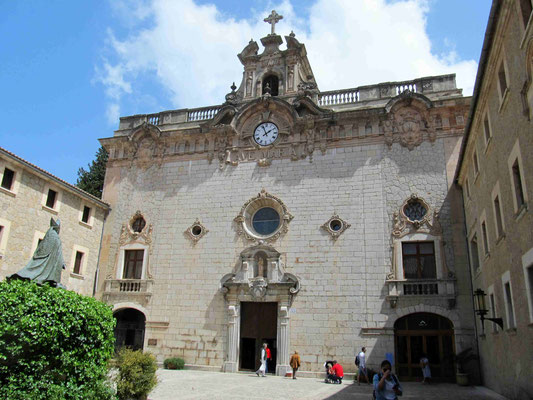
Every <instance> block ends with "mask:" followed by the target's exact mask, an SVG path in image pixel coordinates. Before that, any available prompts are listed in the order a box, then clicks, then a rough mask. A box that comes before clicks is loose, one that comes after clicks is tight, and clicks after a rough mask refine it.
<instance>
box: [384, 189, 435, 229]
mask: <svg viewBox="0 0 533 400" xmlns="http://www.w3.org/2000/svg"><path fill="white" fill-rule="evenodd" d="M412 201H419V202H421V204H423V205H424V206H425V207H426V210H427V211H426V213H425V215H424V216H423V217H422V218H421V219H417V220H411V219H409V217H408V216H407V215H406V214H405V209H406V207H407V206H408V204H409V202H412ZM414 232H422V233H429V234H430V235H433V236H438V235H441V234H442V227H441V224H440V221H439V213H438V211H437V210H432V209H431V207H430V206H429V205H428V204H427V203H426V202H425V201H424V200H423V199H422V198H420V197H418V196H417V195H415V194H412V195H411V196H410V197H409V198H408V199H406V200H405V201H404V202H403V204H402V206H401V207H400V211H399V212H395V213H394V214H393V227H392V236H393V237H394V238H401V237H403V236H405V235H407V234H409V233H414Z"/></svg>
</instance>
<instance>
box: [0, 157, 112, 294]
mask: <svg viewBox="0 0 533 400" xmlns="http://www.w3.org/2000/svg"><path fill="white" fill-rule="evenodd" d="M9 171H12V172H14V174H13V175H12V179H8V177H7V176H6V177H5V178H4V176H5V175H6V173H7V174H11V173H10V172H9ZM0 182H1V183H2V185H1V186H0V226H1V229H0V254H1V258H0V279H3V278H5V277H6V276H8V275H11V274H13V273H15V272H17V271H19V270H20V269H21V268H22V267H24V266H25V265H26V263H27V262H28V261H29V260H30V258H31V257H32V255H33V252H34V251H35V249H36V248H37V245H38V241H39V239H42V238H43V237H44V234H45V233H46V231H47V230H48V228H49V227H50V218H54V219H57V218H59V219H60V221H61V231H60V237H61V242H62V246H63V258H64V260H65V263H66V269H65V270H63V273H62V276H61V283H62V284H64V285H65V286H66V287H67V289H70V290H74V291H76V292H78V293H80V294H84V295H88V296H92V295H93V291H94V282H95V274H96V270H97V265H98V253H99V249H100V239H101V235H102V228H103V222H104V219H105V215H106V214H107V212H108V210H109V206H108V205H107V204H105V203H104V202H102V201H101V200H99V199H97V198H96V197H94V196H92V195H90V194H89V193H86V192H84V191H83V190H81V189H79V188H77V187H75V186H72V185H70V184H68V183H67V182H65V181H63V180H61V179H59V178H57V177H55V176H53V175H51V174H50V173H48V172H46V171H44V170H42V169H40V168H38V167H36V166H35V165H32V164H30V163H29V162H27V161H25V160H23V159H21V158H20V157H17V156H15V155H14V154H12V153H10V152H8V151H7V150H4V149H1V148H0ZM49 189H51V190H53V191H54V192H55V193H56V196H55V201H54V202H53V204H52V202H50V203H48V204H49V205H50V206H51V207H48V206H47V205H46V202H47V199H48V193H49ZM84 207H89V208H90V212H89V213H88V218H87V222H83V221H82V219H83V211H84ZM76 252H79V253H83V255H82V257H81V259H80V260H79V261H80V264H79V267H80V268H79V271H76V272H77V273H75V270H74V267H75V263H76Z"/></svg>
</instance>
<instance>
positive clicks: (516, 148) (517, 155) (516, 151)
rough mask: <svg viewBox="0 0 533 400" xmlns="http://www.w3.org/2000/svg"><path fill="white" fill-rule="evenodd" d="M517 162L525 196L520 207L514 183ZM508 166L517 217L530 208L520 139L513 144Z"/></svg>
mask: <svg viewBox="0 0 533 400" xmlns="http://www.w3.org/2000/svg"><path fill="white" fill-rule="evenodd" d="M515 162H518V167H519V168H520V183H521V184H522V192H523V196H524V204H523V205H522V206H520V207H518V202H517V200H516V190H517V188H516V186H515V184H514V173H513V166H514V164H515ZM507 167H508V169H509V177H510V180H511V188H512V193H513V195H512V196H511V197H512V198H513V207H514V213H515V216H516V217H519V216H520V215H522V213H523V212H524V210H527V209H528V208H529V206H528V196H527V187H526V180H525V177H524V164H523V162H522V154H521V152H520V139H516V142H515V144H514V145H513V148H512V150H511V153H510V154H509V157H508V158H507Z"/></svg>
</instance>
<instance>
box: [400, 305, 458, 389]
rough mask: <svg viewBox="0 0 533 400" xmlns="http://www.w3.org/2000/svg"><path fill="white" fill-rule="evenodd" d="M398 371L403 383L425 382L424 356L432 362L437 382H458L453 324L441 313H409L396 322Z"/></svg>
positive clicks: (431, 366)
mask: <svg viewBox="0 0 533 400" xmlns="http://www.w3.org/2000/svg"><path fill="white" fill-rule="evenodd" d="M394 349H395V360H396V372H397V374H398V375H399V376H400V379H401V380H404V381H409V380H421V379H422V373H421V369H420V366H419V362H420V358H421V357H422V354H426V356H427V358H428V359H429V363H430V368H431V374H432V377H433V379H434V380H437V381H454V379H455V366H454V355H455V352H456V350H455V335H454V325H453V323H452V321H450V320H449V319H448V318H445V317H443V316H441V315H438V314H433V313H428V312H418V313H413V314H408V315H406V316H403V317H401V318H399V319H397V320H396V322H395V323H394Z"/></svg>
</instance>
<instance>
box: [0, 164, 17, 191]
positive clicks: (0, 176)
mask: <svg viewBox="0 0 533 400" xmlns="http://www.w3.org/2000/svg"><path fill="white" fill-rule="evenodd" d="M6 168H9V169H10V170H11V171H13V172H14V173H15V176H14V177H13V183H12V185H11V189H6V188H4V187H2V186H0V192H2V193H5V194H7V195H9V196H11V197H16V196H17V193H18V190H19V186H20V178H21V177H22V170H21V169H20V168H17V167H16V166H15V164H13V163H11V162H9V161H8V160H4V159H0V182H2V179H4V171H5V170H6Z"/></svg>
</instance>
